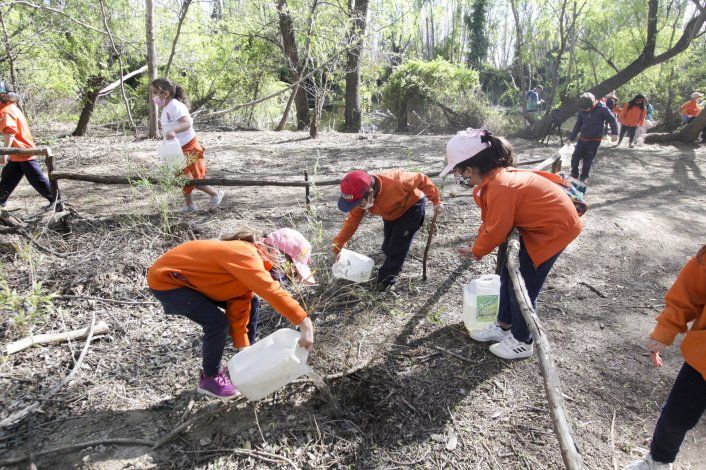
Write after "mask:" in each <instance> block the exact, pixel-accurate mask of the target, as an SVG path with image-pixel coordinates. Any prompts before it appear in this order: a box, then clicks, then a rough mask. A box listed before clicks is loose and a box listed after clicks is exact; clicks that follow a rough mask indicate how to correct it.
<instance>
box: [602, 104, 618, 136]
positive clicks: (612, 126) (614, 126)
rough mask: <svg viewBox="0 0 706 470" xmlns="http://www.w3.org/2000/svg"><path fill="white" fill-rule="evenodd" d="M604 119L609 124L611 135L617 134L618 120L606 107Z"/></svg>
mask: <svg viewBox="0 0 706 470" xmlns="http://www.w3.org/2000/svg"><path fill="white" fill-rule="evenodd" d="M605 114H606V118H605V119H606V121H608V125H609V126H610V133H611V134H612V135H614V136H615V135H618V120H617V119H615V114H613V113H612V112H611V111H610V110H609V109H608V108H606V113H605Z"/></svg>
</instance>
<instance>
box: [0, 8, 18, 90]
mask: <svg viewBox="0 0 706 470" xmlns="http://www.w3.org/2000/svg"><path fill="white" fill-rule="evenodd" d="M0 25H2V37H3V41H4V42H5V50H6V51H7V63H8V65H9V66H10V81H11V83H12V84H13V85H15V86H17V85H18V83H17V71H16V70H15V54H14V52H13V50H12V44H11V43H10V37H9V36H8V34H7V28H6V27H5V14H4V13H3V8H0Z"/></svg>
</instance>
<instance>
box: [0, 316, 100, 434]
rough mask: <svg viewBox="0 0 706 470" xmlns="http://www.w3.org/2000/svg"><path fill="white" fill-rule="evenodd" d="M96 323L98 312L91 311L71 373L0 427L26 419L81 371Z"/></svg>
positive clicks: (0, 423)
mask: <svg viewBox="0 0 706 470" xmlns="http://www.w3.org/2000/svg"><path fill="white" fill-rule="evenodd" d="M95 324H96V314H95V312H91V325H90V326H89V328H88V334H87V336H86V342H85V343H84V345H83V350H81V355H80V356H79V357H78V359H77V360H76V363H75V364H74V367H73V369H71V372H69V375H67V376H66V377H64V380H62V381H61V382H60V383H58V384H57V385H55V386H54V387H53V388H52V389H51V390H49V391H48V392H47V393H45V394H44V395H42V397H41V398H40V399H39V400H37V401H36V402H34V403H32V404H31V405H29V406H28V407H26V408H24V409H22V410H20V411H16V412H14V413H12V414H11V415H10V416H8V417H7V418H5V419H3V420H2V421H0V429H3V428H6V427H8V426H11V425H13V424H15V423H18V422H19V421H21V420H22V419H24V418H25V417H26V416H27V415H29V414H30V413H32V412H34V411H35V410H38V409H39V408H41V406H42V404H43V403H44V402H45V401H47V400H49V399H50V398H51V397H53V396H54V395H56V394H57V393H58V392H59V390H61V389H62V388H63V387H64V385H66V384H67V383H69V382H70V381H71V380H72V379H73V378H74V376H75V375H76V373H77V372H78V371H79V368H80V367H81V363H82V362H83V358H84V357H86V353H87V352H88V347H89V346H90V344H91V340H92V339H93V328H94V327H95Z"/></svg>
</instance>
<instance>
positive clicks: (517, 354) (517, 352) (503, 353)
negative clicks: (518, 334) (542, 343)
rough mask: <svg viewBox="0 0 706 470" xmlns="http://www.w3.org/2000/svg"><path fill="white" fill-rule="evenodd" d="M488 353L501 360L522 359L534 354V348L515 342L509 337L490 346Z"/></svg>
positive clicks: (512, 337)
mask: <svg viewBox="0 0 706 470" xmlns="http://www.w3.org/2000/svg"><path fill="white" fill-rule="evenodd" d="M490 352H492V353H493V354H495V355H496V356H498V357H502V358H503V359H524V358H526V357H530V356H531V355H532V354H534V346H532V345H531V344H527V343H523V342H522V341H517V340H516V339H515V337H514V336H512V335H510V336H508V337H507V338H505V339H504V340H502V342H500V343H496V344H494V345H492V346H491V347H490Z"/></svg>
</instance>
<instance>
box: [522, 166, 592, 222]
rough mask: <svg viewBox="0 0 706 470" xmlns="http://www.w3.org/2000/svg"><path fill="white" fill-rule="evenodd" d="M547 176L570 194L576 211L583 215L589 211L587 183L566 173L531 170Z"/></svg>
mask: <svg viewBox="0 0 706 470" xmlns="http://www.w3.org/2000/svg"><path fill="white" fill-rule="evenodd" d="M531 171H532V173H536V174H538V175H540V176H543V177H545V178H546V179H548V180H549V181H552V182H553V183H556V184H558V185H559V186H561V188H562V189H563V190H564V192H566V195H567V196H569V199H571V202H573V203H574V207H575V208H576V213H577V214H578V215H579V217H581V216H582V215H584V214H585V213H586V211H588V203H587V202H586V184H585V183H583V182H582V181H579V180H577V179H576V178H574V177H572V176H570V175H567V174H565V173H550V172H548V171H539V170H531Z"/></svg>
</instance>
